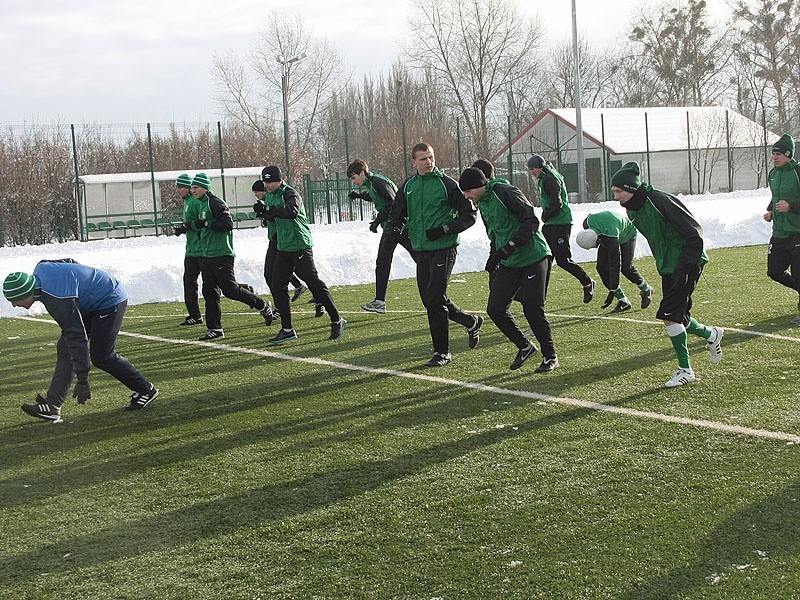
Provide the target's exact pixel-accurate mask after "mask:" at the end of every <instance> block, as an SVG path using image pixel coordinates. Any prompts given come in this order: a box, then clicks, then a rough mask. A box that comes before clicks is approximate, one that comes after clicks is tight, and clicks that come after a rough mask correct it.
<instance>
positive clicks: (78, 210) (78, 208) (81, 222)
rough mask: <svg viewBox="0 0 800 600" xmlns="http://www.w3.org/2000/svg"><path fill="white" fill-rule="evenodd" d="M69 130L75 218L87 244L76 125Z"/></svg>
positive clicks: (81, 236)
mask: <svg viewBox="0 0 800 600" xmlns="http://www.w3.org/2000/svg"><path fill="white" fill-rule="evenodd" d="M69 128H70V132H71V134H72V168H73V169H74V170H75V216H76V218H77V219H78V239H79V240H80V241H81V242H85V241H87V240H88V239H89V232H88V231H87V230H86V210H85V207H84V206H83V205H82V203H81V186H80V182H79V181H78V177H79V173H78V145H77V144H76V143H75V124H74V123H72V124H71V125H70V126H69ZM3 245H4V244H3Z"/></svg>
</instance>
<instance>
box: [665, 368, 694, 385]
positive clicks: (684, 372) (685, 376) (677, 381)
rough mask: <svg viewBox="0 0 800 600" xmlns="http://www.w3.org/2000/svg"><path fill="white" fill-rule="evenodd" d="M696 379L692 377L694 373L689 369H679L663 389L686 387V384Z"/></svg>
mask: <svg viewBox="0 0 800 600" xmlns="http://www.w3.org/2000/svg"><path fill="white" fill-rule="evenodd" d="M696 379H697V378H696V377H695V376H694V371H692V370H691V369H684V368H680V369H678V370H677V371H676V372H675V375H673V376H672V379H670V380H669V381H668V382H667V383H665V384H664V387H668V388H674V387H679V386H682V385H686V384H687V383H692V382H693V381H695V380H696Z"/></svg>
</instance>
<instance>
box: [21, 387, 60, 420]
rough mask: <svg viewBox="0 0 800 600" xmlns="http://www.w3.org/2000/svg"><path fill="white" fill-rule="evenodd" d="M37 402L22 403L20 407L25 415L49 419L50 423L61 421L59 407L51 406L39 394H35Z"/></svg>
mask: <svg viewBox="0 0 800 600" xmlns="http://www.w3.org/2000/svg"><path fill="white" fill-rule="evenodd" d="M36 402H37V404H23V405H22V406H21V407H20V408H22V411H23V412H24V413H25V414H26V415H30V416H31V417H36V418H37V419H42V420H43V421H50V422H51V423H61V422H62V420H61V407H60V406H53V405H52V404H48V403H47V402H45V399H44V398H42V395H41V394H36Z"/></svg>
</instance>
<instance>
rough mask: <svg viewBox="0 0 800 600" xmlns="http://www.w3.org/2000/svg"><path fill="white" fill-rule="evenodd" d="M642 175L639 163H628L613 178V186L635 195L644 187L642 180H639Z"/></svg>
mask: <svg viewBox="0 0 800 600" xmlns="http://www.w3.org/2000/svg"><path fill="white" fill-rule="evenodd" d="M640 173H641V171H640V170H639V163H637V162H635V161H631V162H627V163H625V164H624V165H622V168H621V169H620V170H619V171H617V172H616V173H614V176H613V177H611V185H612V186H613V187H617V188H619V189H621V190H625V191H626V192H630V193H631V194H633V193H634V192H635V191H636V190H638V189H639V186H640V185H642V180H641V179H640V178H639V174H640Z"/></svg>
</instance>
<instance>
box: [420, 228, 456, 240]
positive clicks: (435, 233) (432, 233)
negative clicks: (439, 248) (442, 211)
mask: <svg viewBox="0 0 800 600" xmlns="http://www.w3.org/2000/svg"><path fill="white" fill-rule="evenodd" d="M448 231H450V227H448V226H447V225H442V226H441V227H434V228H433V229H428V231H426V232H425V237H426V238H428V239H429V240H430V241H432V242H433V241H435V240H438V239H439V238H440V237H442V236H443V235H445V234H446V233H447V232H448Z"/></svg>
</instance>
